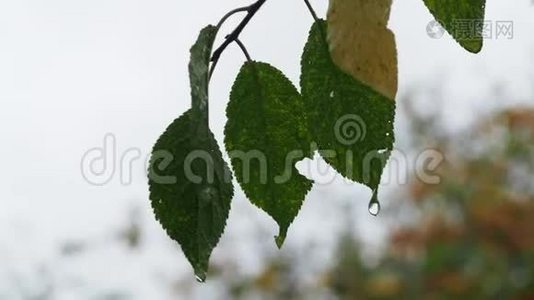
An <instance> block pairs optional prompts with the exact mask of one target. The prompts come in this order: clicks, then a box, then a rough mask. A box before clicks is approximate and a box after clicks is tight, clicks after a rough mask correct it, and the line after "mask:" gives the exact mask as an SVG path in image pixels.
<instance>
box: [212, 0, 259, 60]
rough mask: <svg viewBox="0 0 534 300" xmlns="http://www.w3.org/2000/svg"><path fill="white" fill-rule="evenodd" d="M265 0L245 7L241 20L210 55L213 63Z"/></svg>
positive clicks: (237, 36)
mask: <svg viewBox="0 0 534 300" xmlns="http://www.w3.org/2000/svg"><path fill="white" fill-rule="evenodd" d="M265 1H267V0H258V1H256V2H255V3H254V4H252V5H250V6H249V7H248V8H247V12H248V13H247V15H246V16H245V18H244V19H243V21H241V23H239V25H237V27H236V28H235V29H234V31H233V32H232V33H230V34H229V35H228V36H227V37H226V39H225V40H224V42H223V43H222V45H221V46H220V47H219V48H217V50H215V51H214V52H213V56H212V57H211V61H212V62H213V64H217V61H218V60H219V58H220V57H221V54H222V53H223V52H224V50H225V49H226V48H227V47H228V45H230V44H231V43H232V42H234V41H235V40H236V39H238V38H239V35H240V34H241V32H242V31H243V29H245V27H246V26H247V24H248V23H249V22H250V20H251V19H252V17H254V15H255V14H256V13H257V12H258V10H259V9H260V8H261V6H262V5H263V4H264V3H265Z"/></svg>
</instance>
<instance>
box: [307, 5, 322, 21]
mask: <svg viewBox="0 0 534 300" xmlns="http://www.w3.org/2000/svg"><path fill="white" fill-rule="evenodd" d="M304 3H306V6H307V7H308V10H309V11H310V14H311V15H312V17H313V20H314V21H315V22H318V21H319V17H317V13H316V12H315V10H314V9H313V6H312V5H311V3H310V0H304Z"/></svg>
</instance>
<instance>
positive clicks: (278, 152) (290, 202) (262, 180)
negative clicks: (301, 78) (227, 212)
mask: <svg viewBox="0 0 534 300" xmlns="http://www.w3.org/2000/svg"><path fill="white" fill-rule="evenodd" d="M303 111H304V107H303V101H302V97H301V96H300V94H299V93H298V91H297V89H296V88H295V87H294V86H293V84H292V83H291V82H290V81H289V80H288V79H287V78H286V77H285V76H284V75H283V74H282V72H280V71H279V70H277V69H276V68H274V67H272V66H270V65H268V64H265V63H259V62H248V63H245V64H244V65H243V67H242V68H241V71H240V72H239V75H238V76H237V79H236V81H235V83H234V86H233V88H232V92H231V95H230V102H229V104H228V108H227V116H228V123H227V124H226V128H225V136H226V138H225V144H226V149H227V150H228V151H229V154H230V157H231V158H232V166H233V169H234V173H235V176H236V178H237V180H238V182H239V183H240V185H241V187H242V188H243V191H244V192H245V194H246V195H247V197H248V198H249V199H250V201H251V202H252V203H254V204H255V205H256V206H258V207H259V208H261V209H263V210H264V211H266V212H267V213H268V214H269V215H270V216H272V217H273V218H274V220H275V221H276V222H277V223H278V225H279V226H280V232H279V235H278V237H276V243H277V245H278V246H279V247H281V246H282V244H283V242H284V239H285V237H286V234H287V230H288V227H289V225H290V224H291V222H292V221H293V220H294V219H295V216H296V215H297V214H298V211H299V210H300V207H301V206H302V203H303V201H304V198H305V196H306V194H307V193H308V191H309V190H310V189H311V186H312V182H311V181H310V180H308V179H306V177H304V176H302V175H301V174H299V173H298V171H297V170H296V168H295V167H294V164H295V163H296V162H298V161H300V160H302V159H303V158H304V157H308V156H309V154H310V153H309V152H310V150H309V149H310V142H309V134H308V130H307V122H306V119H305V117H304V115H303Z"/></svg>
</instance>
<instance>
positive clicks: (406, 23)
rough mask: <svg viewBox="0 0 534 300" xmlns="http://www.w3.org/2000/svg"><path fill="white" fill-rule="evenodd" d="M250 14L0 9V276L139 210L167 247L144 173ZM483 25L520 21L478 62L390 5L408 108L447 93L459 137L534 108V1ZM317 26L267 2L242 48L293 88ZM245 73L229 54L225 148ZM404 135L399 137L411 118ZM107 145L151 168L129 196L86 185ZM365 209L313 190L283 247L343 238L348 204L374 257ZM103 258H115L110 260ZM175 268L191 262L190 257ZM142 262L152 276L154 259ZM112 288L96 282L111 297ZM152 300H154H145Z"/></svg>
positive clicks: (342, 192) (492, 12) (139, 174)
mask: <svg viewBox="0 0 534 300" xmlns="http://www.w3.org/2000/svg"><path fill="white" fill-rule="evenodd" d="M248 3H250V2H249V1H229V0H217V1H215V0H195V1H183V0H181V1H176V0H174V1H171V0H152V1H141V0H92V1H81V0H48V1H36V0H33V1H31V0H17V1H1V2H0V101H1V104H2V108H1V109H0V136H1V141H2V142H1V145H2V147H0V164H1V165H2V167H3V168H2V171H1V172H0V182H1V183H0V265H2V268H4V266H5V265H8V266H9V267H8V268H7V269H8V270H14V272H19V271H20V272H25V271H24V270H26V269H28V270H31V269H32V268H33V267H35V265H37V264H39V263H41V262H46V261H50V260H53V258H54V257H55V256H56V251H57V248H56V245H57V243H58V242H62V241H64V240H66V239H76V238H87V239H91V238H92V237H94V238H97V237H98V238H100V237H102V236H106V234H107V233H109V232H110V228H116V227H117V226H118V225H117V224H120V223H122V222H124V221H125V218H126V215H125V213H124V212H125V211H127V210H128V209H129V208H130V207H132V206H138V207H141V210H142V211H143V213H142V218H143V220H144V221H143V222H144V224H145V225H146V226H148V227H149V229H147V230H149V232H151V233H152V234H151V235H150V236H151V237H153V239H154V241H153V243H154V244H155V245H160V244H162V243H166V242H167V240H166V238H165V236H164V233H163V232H162V230H161V229H160V228H159V227H158V226H159V225H157V224H156V222H155V221H154V219H153V218H152V217H151V213H150V211H148V210H149V208H148V190H147V185H146V179H145V177H144V165H143V162H142V160H144V159H146V157H147V155H148V153H149V150H150V148H151V147H152V145H153V143H154V142H155V140H156V138H157V137H158V136H159V134H161V132H162V131H163V130H164V129H165V127H166V126H167V125H168V124H169V123H170V122H171V121H172V120H173V119H174V118H176V117H178V116H179V115H180V114H181V113H183V112H184V111H185V110H186V109H188V107H189V105H190V98H189V87H188V84H189V83H188V79H187V78H188V77H187V76H188V75H187V63H188V58H189V48H190V46H191V44H192V43H193V42H194V40H195V39H196V35H197V33H198V31H199V29H200V28H202V27H204V26H205V25H206V24H209V23H212V24H214V23H216V22H217V21H218V20H219V19H220V17H221V16H222V15H223V14H224V13H225V12H227V11H229V10H230V9H232V8H235V7H238V6H242V5H245V4H248ZM313 4H314V6H315V7H316V10H317V11H318V12H319V14H320V15H324V13H325V11H326V6H327V1H326V0H316V1H313ZM486 16H487V19H488V20H492V21H498V20H505V21H508V20H510V21H513V22H514V38H513V39H510V40H508V39H499V40H497V39H492V40H486V41H485V45H484V49H483V50H482V52H481V53H480V54H478V55H473V54H470V53H468V52H466V51H465V50H463V49H462V48H461V47H460V46H459V45H458V44H457V43H456V42H454V41H453V40H452V39H451V38H450V37H449V36H445V37H443V38H441V39H431V38H429V37H428V35H427V32H426V26H427V24H428V22H429V21H431V20H432V17H431V15H430V13H429V12H428V11H427V9H426V8H425V7H424V5H423V2H422V1H421V0H396V1H394V7H393V10H392V16H391V21H390V27H391V28H392V30H393V31H394V33H395V34H396V39H397V47H398V52H399V81H400V88H399V95H400V96H402V95H405V94H406V93H407V92H408V91H409V90H410V89H411V88H413V87H420V88H425V87H432V86H435V85H436V83H439V85H441V86H442V87H443V92H444V95H445V96H444V97H443V99H444V101H445V103H444V106H443V109H444V113H445V114H446V116H447V120H448V121H449V122H450V124H449V125H450V126H451V127H461V126H463V125H465V124H466V123H468V122H469V121H470V120H471V119H472V118H473V116H476V115H479V114H480V113H481V112H482V113H484V112H487V111H489V107H495V106H506V105H511V104H513V103H520V102H522V103H531V104H532V103H533V102H534V99H532V95H534V85H533V80H534V34H533V33H534V6H533V5H532V3H531V2H530V0H514V1H503V0H488V3H487V14H486ZM239 20H240V17H239V16H236V17H235V18H234V19H232V21H231V22H228V24H227V26H225V27H224V31H227V32H229V31H231V29H232V28H233V26H234V25H235V24H236V22H238V21H239ZM311 22H312V19H311V17H310V15H309V14H308V12H307V10H306V9H305V6H304V4H303V1H300V0H269V1H267V3H266V4H265V6H264V8H262V9H261V11H260V12H259V13H258V15H257V16H256V17H255V18H254V19H253V20H252V22H251V23H250V25H249V26H248V27H247V28H246V29H245V32H244V33H243V35H242V38H241V39H242V41H243V42H244V43H245V44H246V45H247V47H248V49H249V52H250V54H251V55H252V57H253V58H254V59H256V60H262V61H267V62H270V63H271V64H273V65H275V66H277V67H279V68H280V69H282V70H284V72H285V73H286V74H287V75H288V77H289V78H290V79H292V80H293V81H294V82H296V83H298V77H299V72H300V71H299V57H300V54H301V52H302V48H303V45H304V42H305V40H306V38H307V32H308V30H309V27H310V25H311ZM243 60H244V58H243V55H242V54H241V52H240V51H239V50H238V49H236V47H235V46H231V47H230V48H229V49H228V51H227V52H225V53H224V55H223V57H222V60H221V63H220V64H219V66H218V68H217V71H216V73H215V76H214V77H213V80H212V86H211V99H210V105H211V117H212V119H211V125H212V128H213V131H214V132H215V134H216V135H217V137H218V138H219V140H222V139H221V137H222V130H223V126H224V123H225V117H224V108H225V105H226V103H227V101H228V94H229V90H230V86H231V83H232V80H233V79H234V78H235V75H236V74H237V71H238V69H239V67H240V65H241V63H242V62H243ZM497 83H498V84H499V85H498V87H499V88H500V89H501V91H502V93H503V94H504V95H508V96H511V97H508V98H506V99H502V98H498V97H496V94H495V93H496V84H497ZM432 96H433V95H432V94H429V95H428V97H426V98H425V99H424V101H425V103H426V105H432V103H433V101H437V99H434V98H433V97H432ZM436 96H437V95H436ZM400 98H401V97H400ZM436 98H438V97H436ZM503 102H506V103H503ZM430 107H432V106H430ZM398 122H401V123H402V118H400V120H398ZM399 128H402V126H399V127H398V128H397V136H398V139H400V140H401V142H399V143H400V144H401V145H402V136H403V135H405V134H406V133H405V132H402V130H401V129H399ZM399 131H400V132H399ZM108 133H111V134H113V135H114V137H115V140H116V146H117V153H118V155H119V157H120V155H122V154H124V153H126V152H127V151H128V149H138V151H140V154H141V157H142V160H139V161H136V162H135V163H134V165H133V168H132V170H133V173H132V174H133V175H132V176H133V182H132V183H131V184H128V185H123V184H121V182H120V176H119V175H120V174H118V173H117V174H116V176H114V177H113V179H112V180H111V182H109V183H108V184H107V185H105V186H93V185H91V184H89V183H88V182H86V181H85V180H84V178H83V176H82V174H81V171H80V161H81V159H82V156H83V155H84V153H85V152H86V151H87V150H89V149H91V148H94V147H101V146H102V143H103V139H104V136H105V135H106V134H108ZM131 153H135V152H131ZM117 163H118V162H117ZM369 195H370V194H368V191H367V190H366V189H365V188H363V187H361V186H356V185H355V186H342V185H339V184H333V185H328V186H320V187H317V188H314V190H313V191H312V192H311V194H310V196H309V198H308V201H307V203H306V204H305V206H304V208H303V211H302V213H301V216H300V218H299V219H298V220H297V221H296V222H295V224H294V227H292V229H291V231H290V233H289V236H288V243H289V244H291V243H292V241H293V240H294V241H302V240H306V239H307V238H313V237H314V236H316V231H315V230H314V229H313V228H318V227H320V228H326V229H323V230H329V228H332V226H335V225H331V223H332V221H335V220H336V217H335V216H331V215H328V213H326V217H324V216H325V215H324V212H325V211H327V212H328V211H329V210H328V207H329V206H331V204H330V203H343V202H342V201H344V200H343V199H350V200H352V201H355V202H357V203H358V204H357V206H356V207H355V214H357V218H355V219H357V221H356V222H357V223H358V225H360V226H359V228H364V229H362V233H365V232H371V233H372V234H371V235H367V236H368V242H369V243H370V244H372V243H373V240H374V239H373V234H374V233H376V234H379V233H380V232H381V231H380V228H381V226H380V220H379V219H375V218H371V217H369V216H368V214H367V211H366V210H367V208H366V207H367V198H368V197H369ZM323 200H328V201H330V203H325V202H324V201H323ZM236 207H237V208H236ZM332 211H333V210H330V212H332ZM240 216H241V217H243V216H244V217H243V218H248V219H247V220H248V221H244V222H252V223H254V222H259V223H261V224H264V225H265V226H267V227H266V228H268V230H270V231H272V235H274V234H275V233H276V226H275V225H274V222H272V221H271V220H270V219H269V218H268V217H267V216H266V215H265V214H264V213H262V212H260V211H258V210H255V209H254V208H252V207H250V205H248V204H247V203H246V201H245V200H244V198H243V195H242V193H241V192H238V193H237V195H236V199H235V200H234V210H233V211H232V214H231V218H232V217H236V218H237V217H240ZM328 216H330V217H328ZM321 217H323V218H321ZM329 222H330V223H329ZM238 224H242V223H238V221H232V220H230V225H229V227H228V232H229V233H228V234H227V235H225V237H224V238H223V242H224V239H227V240H226V242H227V243H228V241H229V240H231V239H232V237H233V236H236V237H237V236H239V233H240V230H242V229H241V228H240V226H238ZM329 224H330V225H329ZM363 235H365V234H363ZM293 237H295V238H293ZM327 239H328V238H327ZM293 243H296V244H298V242H293ZM273 245H274V243H273ZM158 249H160V248H157V246H154V249H152V250H151V251H152V252H150V251H147V252H146V253H154V251H165V250H158ZM174 251H176V250H175V249H174ZM243 251H246V250H243ZM103 255H104V256H106V257H108V258H109V257H113V255H114V254H113V253H108V252H105V253H104V254H103ZM215 255H219V254H215ZM220 255H222V254H220ZM177 260H180V261H181V262H183V258H181V257H180V258H178V259H177ZM144 261H145V262H146V263H147V264H152V263H153V259H149V258H146V259H145V260H144ZM7 262H9V263H7ZM129 264H130V262H129V261H127V260H126V261H125V262H124V263H123V264H122V265H121V262H120V260H119V261H118V262H117V261H116V260H115V265H117V266H116V268H117V270H116V271H115V272H114V271H110V273H109V276H110V278H115V277H117V276H115V275H117V274H122V273H121V271H120V270H119V269H121V270H122V271H124V268H126V266H128V265H129ZM154 264H156V263H154ZM161 264H163V265H165V262H164V261H162V262H161ZM85 267H87V268H89V269H91V268H90V267H89V266H85ZM107 267H109V265H108V266H107ZM93 268H94V270H93V272H94V274H101V273H102V270H103V269H102V268H98V267H95V266H93ZM132 268H135V266H134V267H132ZM140 268H141V267H140ZM135 270H136V269H133V271H134V272H132V273H134V274H135ZM0 272H2V271H1V270H0ZM6 272H7V271H6ZM183 272H189V270H188V269H185V270H184V271H183ZM0 276H1V273H0ZM130 276H134V277H135V275H130ZM95 277H97V276H96V275H95ZM108 279H109V278H103V279H100V280H102V282H104V283H105V282H106V280H108ZM110 280H111V279H110ZM114 280H116V279H114ZM132 280H135V278H134V279H132ZM3 285H4V286H5V281H3V278H2V277H0V298H1V295H2V286H3ZM145 292H146V295H151V294H150V293H151V292H150V291H149V290H147V291H145Z"/></svg>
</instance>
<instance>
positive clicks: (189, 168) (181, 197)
mask: <svg viewBox="0 0 534 300" xmlns="http://www.w3.org/2000/svg"><path fill="white" fill-rule="evenodd" d="M215 33H216V29H215V27H212V26H209V27H207V28H205V29H203V30H202V31H201V33H200V36H199V38H198V40H197V42H196V44H195V45H194V46H193V48H192V49H191V62H190V66H189V71H190V79H191V95H192V103H193V108H192V109H191V110H188V111H187V112H186V113H185V114H183V115H182V116H181V117H179V118H178V119H176V120H175V121H174V122H173V123H172V124H171V125H170V126H169V127H168V128H167V130H166V131H165V132H164V133H163V135H161V137H160V138H159V139H158V141H157V142H156V144H155V146H154V148H153V152H152V156H151V159H150V168H149V186H150V200H151V203H152V208H153V209H154V213H155V215H156V218H157V219H158V220H159V222H160V223H161V225H162V226H163V228H164V229H165V230H166V231H167V233H168V235H169V236H170V237H171V238H172V239H173V240H175V241H177V242H178V243H179V244H180V246H181V247H182V250H183V251H184V254H185V256H186V257H187V259H188V260H189V262H190V263H191V265H192V266H193V268H194V271H195V274H196V276H197V279H198V280H199V281H204V280H205V278H206V272H207V270H208V262H209V257H210V255H211V252H212V250H213V248H215V246H216V245H217V243H218V242H219V239H220V237H221V235H222V233H223V231H224V228H225V225H226V219H227V218H228V214H229V211H230V203H231V200H232V197H233V186H232V182H231V175H230V171H229V169H228V167H227V165H226V164H225V162H224V160H223V158H222V153H221V151H220V149H219V146H218V145H217V142H216V140H215V138H214V136H213V134H212V133H211V131H210V130H209V127H208V122H207V120H208V119H207V118H208V72H209V71H208V69H209V58H210V57H209V55H210V53H211V48H212V46H213V40H214V37H215Z"/></svg>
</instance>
